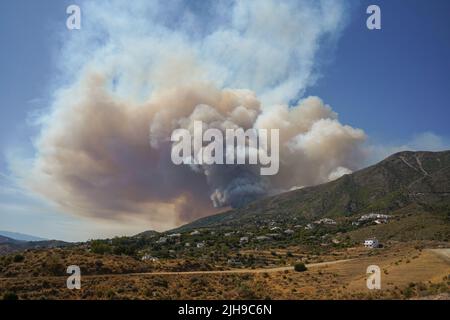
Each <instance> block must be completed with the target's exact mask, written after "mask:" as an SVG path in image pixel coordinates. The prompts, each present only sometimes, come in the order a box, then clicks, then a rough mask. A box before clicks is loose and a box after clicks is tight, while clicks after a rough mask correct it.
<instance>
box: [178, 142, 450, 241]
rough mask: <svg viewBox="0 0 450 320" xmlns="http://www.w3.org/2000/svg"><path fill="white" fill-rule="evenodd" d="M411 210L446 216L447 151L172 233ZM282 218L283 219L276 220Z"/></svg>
mask: <svg viewBox="0 0 450 320" xmlns="http://www.w3.org/2000/svg"><path fill="white" fill-rule="evenodd" d="M411 204H415V205H418V206H420V207H426V208H428V209H433V208H434V209H436V208H441V209H443V210H447V212H449V211H450V209H449V208H450V151H449V150H446V151H440V152H430V151H402V152H398V153H395V154H393V155H391V156H389V157H387V158H385V159H384V160H382V161H380V162H378V163H376V164H374V165H371V166H369V167H366V168H363V169H361V170H358V171H355V172H354V173H352V174H346V175H344V176H342V177H340V178H339V179H336V180H334V181H331V182H327V183H323V184H320V185H316V186H309V187H305V188H302V189H299V190H293V191H289V192H286V193H282V194H278V195H275V196H271V197H267V198H264V199H261V200H257V201H254V202H252V203H249V204H248V205H246V206H244V207H242V208H239V209H233V210H229V211H226V212H223V213H219V214H216V215H212V216H208V217H204V218H200V219H198V220H195V221H193V222H190V223H188V224H185V225H183V226H181V227H178V228H175V229H172V230H170V232H179V231H186V230H191V229H196V228H207V227H218V226H238V225H242V224H243V223H246V221H248V220H252V219H254V218H256V217H259V218H260V219H266V218H275V217H276V216H280V215H284V217H285V218H286V217H287V216H290V217H296V218H304V219H309V220H312V219H316V218H323V217H330V218H336V217H343V216H344V217H345V216H351V215H354V214H364V213H369V212H383V213H386V212H391V211H395V210H398V209H401V208H403V207H406V206H408V205H411ZM279 218H283V217H279Z"/></svg>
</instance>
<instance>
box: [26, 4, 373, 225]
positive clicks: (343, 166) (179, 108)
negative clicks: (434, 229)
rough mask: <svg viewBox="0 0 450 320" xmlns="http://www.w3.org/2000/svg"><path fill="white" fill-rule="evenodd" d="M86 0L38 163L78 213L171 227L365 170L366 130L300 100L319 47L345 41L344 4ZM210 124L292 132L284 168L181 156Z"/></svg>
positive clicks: (48, 192)
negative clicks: (175, 147)
mask: <svg viewBox="0 0 450 320" xmlns="http://www.w3.org/2000/svg"><path fill="white" fill-rule="evenodd" d="M206 6H208V7H206ZM82 8H83V12H84V13H85V14H84V15H83V17H85V18H84V20H83V25H82V28H83V29H82V30H81V32H79V33H77V34H73V35H71V37H70V39H67V40H66V42H65V46H64V48H63V50H62V52H61V71H62V72H65V73H66V74H68V75H70V77H68V79H64V85H61V86H60V88H59V89H58V90H57V91H56V92H55V94H54V100H53V103H52V106H51V107H50V109H49V111H48V113H47V116H46V117H45V118H44V119H41V120H42V129H41V133H40V135H39V136H38V137H37V138H36V143H35V146H36V157H35V159H34V161H33V166H32V167H31V168H30V171H29V172H27V176H28V177H29V178H28V179H27V185H28V186H29V187H30V188H31V189H32V190H34V191H35V192H37V193H39V194H41V195H43V196H45V197H46V198H48V199H50V200H51V201H53V202H55V203H57V204H58V205H59V206H60V207H61V208H63V209H64V210H65V211H67V212H71V213H74V214H79V215H84V216H92V217H97V218H98V217H100V218H106V219H126V218H131V217H136V216H138V217H143V218H145V219H147V220H148V221H149V226H150V227H152V228H156V229H164V228H169V227H173V226H176V225H179V224H180V223H183V222H187V221H190V220H193V219H195V218H198V217H201V216H205V215H208V214H212V213H214V212H217V210H223V208H224V207H227V206H240V205H242V204H245V203H247V202H248V201H252V200H254V199H257V198H259V197H262V196H264V195H268V194H274V193H277V192H282V191H286V190H290V189H292V188H295V187H301V186H306V185H312V184H317V183H322V182H326V181H329V180H332V179H336V178H337V177H339V176H340V175H342V174H345V173H348V172H351V170H354V169H355V168H358V167H359V166H360V164H361V161H362V150H361V144H362V142H363V141H364V139H365V134H364V132H363V131H361V130H360V129H355V128H352V127H350V126H346V125H343V124H341V123H340V122H339V120H338V116H337V114H336V113H335V112H333V111H332V110H331V108H330V107H329V106H328V105H326V104H324V102H323V101H322V100H321V99H320V98H318V97H308V98H304V99H300V100H299V101H298V103H297V104H296V105H294V106H288V104H287V103H288V101H290V99H292V98H294V97H296V96H297V95H298V94H299V93H301V92H302V90H304V89H305V88H306V87H307V86H308V85H309V84H311V83H313V80H314V78H315V77H314V75H313V74H312V70H313V68H314V67H316V66H315V64H314V57H315V55H316V53H317V51H318V50H319V48H318V47H319V45H318V44H319V42H323V41H324V40H327V39H328V40H330V41H331V39H333V38H336V37H337V36H338V33H339V30H340V28H341V25H342V24H343V19H344V17H343V8H344V5H343V4H342V2H339V1H330V2H328V1H322V2H311V1H283V2H281V3H278V2H277V1H245V2H244V1H242V2H241V1H232V2H223V1H217V2H216V1H214V2H211V3H209V4H207V5H205V6H204V7H202V9H198V8H195V7H190V6H189V5H187V4H185V3H183V2H173V3H171V6H168V5H164V4H163V3H162V2H158V1H154V2H152V3H151V5H149V4H148V2H147V1H133V3H132V4H127V6H124V4H123V2H115V1H113V2H108V5H106V3H101V2H97V1H96V2H95V4H94V3H92V2H86V3H85V4H83V6H82ZM105 8H107V9H105ZM105 15H113V16H114V19H112V18H111V19H109V18H108V17H106V16H105ZM269 18H270V19H269ZM198 120H201V121H203V123H205V125H206V126H207V127H208V128H217V129H219V130H222V131H224V130H226V129H227V128H243V129H244V130H246V129H249V128H256V129H258V128H265V129H272V128H274V129H279V130H280V172H279V173H278V174H277V175H274V176H260V175H259V169H258V167H257V166H256V167H255V166H250V165H248V166H247V165H246V166H227V165H209V166H206V165H202V166H187V165H181V166H176V165H174V164H173V163H172V161H171V159H170V153H171V147H172V144H171V141H170V136H171V133H172V131H173V130H175V129H177V128H186V129H189V130H192V127H193V123H194V121H198ZM220 208H222V209H220Z"/></svg>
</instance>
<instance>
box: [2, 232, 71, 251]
mask: <svg viewBox="0 0 450 320" xmlns="http://www.w3.org/2000/svg"><path fill="white" fill-rule="evenodd" d="M68 245H70V243H68V242H64V241H59V240H44V241H22V240H16V239H12V238H9V237H5V236H1V235H0V256H1V255H5V254H9V253H12V252H17V251H23V250H27V249H39V248H56V247H64V246H68Z"/></svg>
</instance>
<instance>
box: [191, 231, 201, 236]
mask: <svg viewBox="0 0 450 320" xmlns="http://www.w3.org/2000/svg"><path fill="white" fill-rule="evenodd" d="M199 234H200V231H198V230H195V231H192V232H191V236H198V235H199Z"/></svg>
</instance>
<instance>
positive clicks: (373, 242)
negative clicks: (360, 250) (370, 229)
mask: <svg viewBox="0 0 450 320" xmlns="http://www.w3.org/2000/svg"><path fill="white" fill-rule="evenodd" d="M379 245H380V243H379V242H378V240H377V239H375V238H372V239H367V240H365V241H364V247H366V248H378V247H379Z"/></svg>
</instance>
